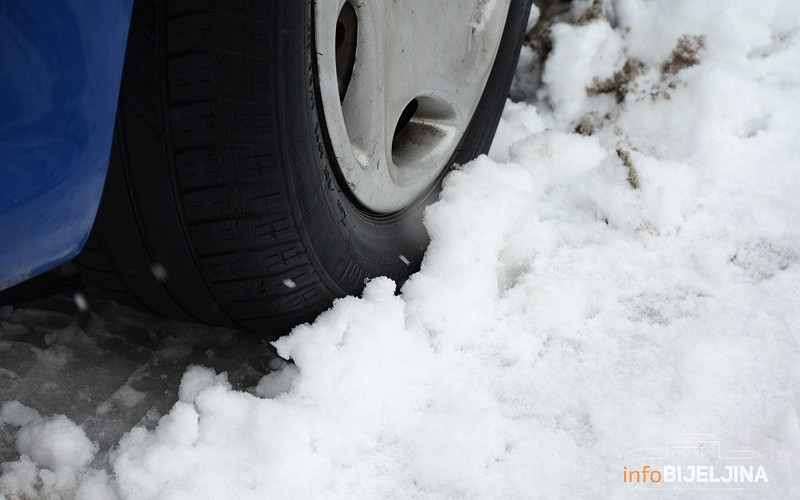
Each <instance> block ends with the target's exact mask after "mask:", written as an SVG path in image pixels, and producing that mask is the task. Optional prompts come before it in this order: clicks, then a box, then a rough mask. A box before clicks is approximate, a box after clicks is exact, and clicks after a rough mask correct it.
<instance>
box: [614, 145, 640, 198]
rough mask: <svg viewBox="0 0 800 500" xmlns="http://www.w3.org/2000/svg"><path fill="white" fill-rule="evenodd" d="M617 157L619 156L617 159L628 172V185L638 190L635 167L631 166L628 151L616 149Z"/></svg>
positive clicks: (637, 177)
mask: <svg viewBox="0 0 800 500" xmlns="http://www.w3.org/2000/svg"><path fill="white" fill-rule="evenodd" d="M617 156H619V159H620V160H622V164H623V165H625V168H626V169H627V170H628V184H630V185H631V187H632V188H633V189H639V176H638V175H637V174H636V167H634V166H633V160H631V153H630V151H626V150H624V149H622V148H619V149H617Z"/></svg>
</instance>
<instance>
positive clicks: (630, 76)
mask: <svg viewBox="0 0 800 500" xmlns="http://www.w3.org/2000/svg"><path fill="white" fill-rule="evenodd" d="M643 72H644V63H643V62H642V61H640V60H638V59H636V58H635V57H631V58H629V59H628V60H627V61H625V65H624V66H622V69H620V70H619V71H617V72H616V73H614V74H613V75H611V77H610V78H606V79H605V80H600V79H599V78H597V77H595V78H594V80H593V83H592V86H591V87H588V88H587V89H586V93H587V94H589V95H590V96H596V95H600V94H614V97H615V98H616V99H617V103H622V101H624V100H625V96H626V95H628V92H630V91H631V90H632V89H634V88H635V86H636V85H635V83H634V80H635V79H636V77H638V76H639V75H641V74H642V73H643Z"/></svg>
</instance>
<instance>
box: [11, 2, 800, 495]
mask: <svg viewBox="0 0 800 500" xmlns="http://www.w3.org/2000/svg"><path fill="white" fill-rule="evenodd" d="M574 9H575V12H574V16H573V19H577V21H575V22H573V23H556V24H554V25H553V26H552V27H551V28H550V31H551V34H552V42H553V43H552V52H551V53H550V55H549V57H548V59H547V62H546V65H545V67H544V71H543V73H542V80H543V82H544V86H543V87H542V88H541V89H540V90H538V96H537V97H538V99H536V100H534V98H533V97H534V96H530V102H529V103H509V104H508V106H507V109H506V112H505V114H504V119H503V122H502V123H501V127H500V130H499V131H498V136H497V139H496V142H495V145H494V148H493V150H492V153H491V155H490V156H489V157H482V158H479V159H477V160H476V161H474V162H472V163H470V164H468V165H465V166H463V167H462V168H461V169H459V170H458V171H455V172H453V173H452V174H450V175H449V176H448V177H447V179H446V182H445V189H444V192H443V193H442V198H441V200H440V201H439V202H438V203H436V204H435V205H433V206H432V207H430V208H429V209H428V211H427V213H426V226H427V228H428V230H429V232H430V234H431V237H432V242H431V246H430V248H429V250H428V252H427V254H426V256H425V261H424V263H423V266H422V270H421V271H420V272H419V273H417V274H416V275H414V276H413V277H412V278H411V279H410V280H409V281H408V282H407V283H406V284H405V285H404V287H403V289H402V290H401V293H400V294H399V295H396V294H395V285H394V283H392V282H391V281H389V280H387V279H375V280H373V281H371V282H370V283H369V284H368V286H367V289H366V290H365V292H364V294H363V297H362V298H354V297H348V298H344V299H341V300H339V301H337V302H336V304H335V305H334V307H333V308H332V309H331V310H329V311H328V312H326V313H324V314H322V315H321V316H320V317H319V318H318V319H317V320H316V321H315V322H314V324H313V325H303V326H299V327H297V328H296V329H295V330H294V332H293V333H292V334H291V335H289V336H287V337H284V338H282V339H281V340H279V341H278V342H277V343H276V347H277V348H278V351H279V353H280V354H281V356H283V357H285V358H287V359H288V358H291V359H292V360H293V361H294V364H293V365H292V364H286V365H284V366H283V367H282V368H280V369H279V370H277V371H275V372H273V373H271V374H269V375H267V376H266V377H264V378H263V379H262V380H261V382H260V383H259V384H258V385H257V386H256V387H255V388H254V389H253V390H252V391H251V392H250V393H248V392H243V391H237V390H234V389H233V388H232V387H231V385H230V384H229V382H228V380H227V378H226V376H225V374H217V373H215V372H214V371H212V370H210V369H207V368H201V367H193V368H191V369H189V370H188V371H187V372H186V373H185V374H184V377H183V381H182V383H181V386H180V391H179V401H178V402H176V403H175V405H174V406H173V407H172V410H171V411H170V412H169V413H168V414H167V415H165V416H164V417H162V418H161V420H160V421H159V423H158V425H157V427H156V428H155V429H153V430H147V429H145V428H144V427H137V428H134V429H132V430H131V431H130V432H129V433H128V434H127V435H125V437H123V439H121V440H120V442H119V443H118V445H117V447H116V448H115V449H114V450H112V452H111V454H110V470H109V474H108V475H106V473H105V472H102V471H99V470H95V469H93V468H91V460H92V456H93V455H94V453H95V451H96V450H95V448H94V446H93V445H92V444H91V442H88V440H87V438H86V436H85V435H84V434H83V433H82V431H81V430H80V429H79V428H76V427H75V426H74V424H73V425H70V422H69V421H67V420H65V419H64V418H63V417H52V418H45V419H41V418H39V416H38V415H36V414H35V412H33V411H32V410H26V409H24V408H21V407H19V406H4V407H3V408H4V409H3V414H2V415H3V417H2V419H0V421H1V422H3V423H4V424H5V425H7V426H12V425H13V426H21V429H20V431H19V432H18V437H17V448H18V451H19V453H20V454H21V455H22V456H21V458H20V459H19V460H18V461H16V462H9V463H6V464H4V465H3V477H2V479H0V492H2V493H5V494H6V495H7V496H10V497H11V498H15V497H16V496H24V495H29V496H31V497H35V493H34V492H38V493H39V494H41V495H42V496H44V497H47V496H48V495H50V494H51V493H52V492H54V491H56V490H55V488H61V490H60V491H62V492H64V494H65V495H66V496H73V495H74V496H77V497H78V498H107V497H108V495H109V494H110V492H111V489H113V491H114V492H115V494H116V495H118V496H119V497H121V498H263V497H264V496H265V495H269V496H274V497H277V498H284V497H287V498H308V497H324V498H350V497H363V498H383V497H395V498H417V497H425V498H457V497H478V498H531V497H534V498H535V497H554V498H592V497H596V496H597V495H598V492H601V495H600V496H603V497H609V496H621V495H624V494H626V493H628V487H629V485H626V484H623V482H622V474H621V471H622V467H623V466H624V465H626V464H627V463H628V462H626V455H627V454H629V453H630V452H631V451H632V450H634V449H636V448H656V447H658V446H663V444H664V443H665V442H666V441H667V440H669V439H670V438H671V437H672V436H674V435H677V434H680V433H711V434H714V435H716V436H718V437H720V438H721V439H722V441H723V442H724V443H725V445H726V446H727V447H729V448H733V449H750V450H755V451H757V452H759V453H760V454H761V455H763V457H764V458H763V465H764V466H765V468H766V470H767V471H768V475H769V484H768V487H767V488H766V489H763V490H762V491H759V492H758V495H759V497H760V498H769V497H771V498H788V497H790V496H791V495H792V494H794V492H796V490H797V488H798V487H800V482H798V479H797V477H796V474H795V472H796V465H794V464H796V463H797V462H798V461H800V425H798V412H799V411H800V386H798V383H797V381H798V380H800V307H798V306H799V305H800V303H799V302H800V301H799V300H798V297H800V266H799V265H798V260H800V223H798V221H800V198H799V197H798V194H799V193H800V159H798V153H800V124H798V117H800V3H797V2H793V1H791V0H786V1H764V2H758V3H754V2H746V1H737V2H734V1H731V2H724V3H720V2H697V1H690V0H675V1H673V2H647V1H642V0H618V1H613V2H606V4H605V8H604V10H598V9H594V10H593V9H592V8H590V6H589V5H588V4H587V2H578V3H576V5H575V7H574ZM532 58H533V56H532V54H531V53H530V51H528V52H526V53H524V54H523V58H522V61H523V64H522V67H521V70H520V71H521V72H523V73H524V72H525V71H528V69H527V68H526V67H525V61H530V60H532ZM534 101H535V104H534ZM57 436H58V438H57ZM56 438H57V439H56ZM66 457H72V458H66ZM735 494H736V492H733V493H732V495H735ZM700 495H702V493H701V494H700ZM700 495H698V497H699V496H700ZM743 495H745V496H746V495H752V492H748V491H744V492H743ZM682 496H686V495H685V494H684V495H682Z"/></svg>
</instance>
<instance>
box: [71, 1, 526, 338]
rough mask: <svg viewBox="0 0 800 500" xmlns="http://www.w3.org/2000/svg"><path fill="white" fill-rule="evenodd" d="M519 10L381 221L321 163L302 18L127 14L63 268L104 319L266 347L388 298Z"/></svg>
mask: <svg viewBox="0 0 800 500" xmlns="http://www.w3.org/2000/svg"><path fill="white" fill-rule="evenodd" d="M490 3H491V2H490ZM529 9H530V3H529V1H528V0H511V1H510V6H509V7H508V14H507V17H506V18H505V20H504V24H503V31H502V37H501V39H500V41H499V48H498V49H497V55H496V57H495V58H494V62H493V63H491V67H490V72H489V73H488V79H487V80H486V84H485V87H484V90H483V92H482V94H481V95H480V100H479V102H477V103H476V107H475V110H474V112H473V113H472V115H471V119H469V121H468V124H467V125H466V126H465V127H466V128H465V130H464V131H463V136H461V138H460V140H459V141H458V144H457V147H455V149H454V151H453V152H452V154H450V155H449V159H448V161H447V162H446V165H444V166H443V167H442V168H441V169H440V172H438V173H437V175H436V176H435V178H434V179H433V180H432V181H431V182H429V185H427V186H426V187H425V189H424V191H423V192H421V193H419V194H418V195H415V197H414V199H413V200H412V201H411V202H408V203H405V205H404V206H403V207H400V208H398V209H392V210H389V211H385V212H381V211H376V210H374V209H372V208H370V207H368V206H365V205H364V203H362V202H361V201H360V200H359V199H358V197H357V196H354V195H353V190H352V189H350V187H349V186H348V184H347V180H348V179H346V176H345V175H343V173H342V169H341V168H340V165H338V164H337V155H336V154H335V152H334V151H333V150H332V144H331V140H330V137H331V135H330V133H329V130H328V124H329V122H326V120H325V117H324V116H323V105H322V102H321V99H322V98H321V93H322V92H321V88H320V77H319V74H318V73H319V68H320V66H319V65H318V61H317V60H316V58H317V57H319V54H318V53H317V51H316V50H315V47H316V45H315V29H314V26H315V25H314V4H313V3H312V2H310V1H298V0H273V1H264V2H258V1H243V2H242V1H239V2H232V1H224V0H204V1H200V0H172V1H161V0H159V1H154V0H136V2H135V6H134V12H133V18H132V23H131V28H130V34H129V40H128V47H127V53H126V58H125V68H124V73H123V81H122V85H121V90H120V98H119V105H118V112H117V121H116V131H115V134H114V142H113V146H112V155H111V160H110V166H109V171H108V177H107V180H106V184H105V188H104V193H103V198H102V201H101V204H100V208H99V212H98V215H97V218H96V221H95V225H94V228H93V230H92V233H91V235H90V237H89V240H88V242H87V244H86V246H85V248H84V251H83V252H82V253H81V255H80V256H79V257H78V258H77V259H76V264H77V265H78V267H79V268H80V269H81V271H82V273H83V275H84V276H85V277H86V278H87V279H88V281H90V282H91V283H93V284H94V285H96V286H97V287H99V288H100V289H102V290H104V291H105V292H106V293H107V294H108V295H109V296H110V297H111V298H114V299H116V300H118V301H120V302H123V303H126V304H130V305H133V306H138V307H143V308H146V309H149V310H151V311H153V312H156V313H158V314H160V315H163V316H165V317H169V318H175V319H179V320H187V321H199V322H203V323H208V324H212V325H220V326H228V327H234V328H240V329H246V330H251V331H256V332H259V333H260V334H262V335H264V336H266V337H273V338H274V337H277V336H279V335H282V334H284V333H286V332H287V331H288V329H290V328H291V327H292V326H293V325H296V324H298V323H301V322H304V321H308V320H310V319H313V317H314V316H315V315H317V314H318V313H319V312H321V311H323V310H324V309H326V308H327V307H329V306H330V304H331V302H332V301H333V300H334V299H335V298H336V297H341V296H345V295H348V294H358V293H359V292H360V291H361V290H362V289H363V287H364V283H365V280H366V279H368V278H370V277H375V276H388V277H390V278H392V279H394V280H396V281H397V282H398V283H401V282H403V281H404V280H405V279H406V278H407V277H408V276H409V275H410V274H411V273H412V272H414V271H415V270H416V269H418V267H419V264H420V261H421V259H422V256H423V253H424V250H425V247H426V245H427V242H428V240H427V235H426V233H425V230H424V227H423V224H422V213H423V209H424V208H425V207H426V206H427V205H429V204H430V203H432V202H433V201H435V199H436V197H437V195H438V191H439V187H440V184H441V180H442V178H443V177H444V175H445V174H446V172H447V170H448V169H449V168H450V167H451V166H452V165H454V164H460V163H464V162H467V161H469V160H471V159H473V158H475V157H476V156H478V155H479V154H481V153H485V152H486V151H488V148H489V146H490V144H491V141H492V138H493V136H494V132H495V130H496V127H497V124H498V122H499V119H500V114H501V112H502V108H503V106H504V103H505V100H506V96H507V95H508V90H509V87H510V84H511V78H512V75H513V71H514V67H515V64H516V60H517V56H518V53H519V46H520V43H521V40H522V37H523V35H524V31H525V27H526V23H527V17H528V12H529Z"/></svg>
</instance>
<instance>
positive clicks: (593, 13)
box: [572, 0, 606, 26]
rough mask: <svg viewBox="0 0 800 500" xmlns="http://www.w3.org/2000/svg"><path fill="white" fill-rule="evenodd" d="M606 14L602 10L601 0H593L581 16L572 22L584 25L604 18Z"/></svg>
mask: <svg viewBox="0 0 800 500" xmlns="http://www.w3.org/2000/svg"><path fill="white" fill-rule="evenodd" d="M605 18H606V14H605V12H604V11H603V0H594V2H593V3H592V5H591V6H590V7H589V8H588V9H586V11H585V12H584V13H583V14H581V17H579V18H578V19H576V20H575V21H573V22H572V24H574V25H576V26H584V25H586V24H589V23H593V22H595V21H599V20H601V19H605Z"/></svg>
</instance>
